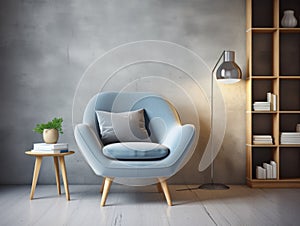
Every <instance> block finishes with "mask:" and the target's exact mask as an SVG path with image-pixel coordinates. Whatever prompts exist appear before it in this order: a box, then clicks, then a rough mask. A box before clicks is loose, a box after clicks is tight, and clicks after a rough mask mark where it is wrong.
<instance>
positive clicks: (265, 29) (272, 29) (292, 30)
mask: <svg viewBox="0 0 300 226" xmlns="http://www.w3.org/2000/svg"><path fill="white" fill-rule="evenodd" d="M249 31H252V32H254V33H274V32H276V31H280V32H282V33H300V28H299V27H295V28H284V27H280V28H278V27H255V28H249V29H247V31H246V32H249Z"/></svg>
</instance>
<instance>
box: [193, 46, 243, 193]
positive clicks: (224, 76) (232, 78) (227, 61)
mask: <svg viewBox="0 0 300 226" xmlns="http://www.w3.org/2000/svg"><path fill="white" fill-rule="evenodd" d="M222 57H223V62H222V63H221V65H220V66H219V67H218V69H217V66H218V64H219V63H220V61H221V59H222ZM234 57H235V53H234V51H227V50H226V51H223V52H222V54H221V56H220V57H219V59H218V61H217V63H216V65H215V66H214V68H213V70H212V73H211V76H212V77H211V103H210V112H211V120H210V129H211V131H210V133H211V136H212V137H211V139H210V142H211V147H213V146H212V144H213V134H214V133H213V132H214V131H213V128H214V127H213V121H214V120H213V118H214V105H213V99H214V98H213V95H214V82H213V81H214V73H215V70H216V69H217V72H216V78H217V81H218V82H221V83H224V84H232V83H236V82H238V81H240V80H241V78H242V72H241V69H240V68H239V66H238V65H237V64H236V63H235V61H234ZM211 153H212V158H213V151H212V152H211ZM211 160H212V161H211V166H210V179H211V182H210V183H207V184H202V185H200V186H199V187H198V188H199V189H208V190H225V189H229V187H228V186H227V185H225V184H220V183H215V182H214V160H213V159H211Z"/></svg>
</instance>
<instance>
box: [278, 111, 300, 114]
mask: <svg viewBox="0 0 300 226" xmlns="http://www.w3.org/2000/svg"><path fill="white" fill-rule="evenodd" d="M279 114H300V111H279Z"/></svg>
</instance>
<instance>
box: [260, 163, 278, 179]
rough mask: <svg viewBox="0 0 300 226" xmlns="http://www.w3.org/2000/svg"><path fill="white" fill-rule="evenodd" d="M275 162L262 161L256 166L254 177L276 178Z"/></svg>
mask: <svg viewBox="0 0 300 226" xmlns="http://www.w3.org/2000/svg"><path fill="white" fill-rule="evenodd" d="M276 177H277V164H276V162H275V161H270V164H269V163H266V162H264V163H263V166H262V167H261V166H256V179H276Z"/></svg>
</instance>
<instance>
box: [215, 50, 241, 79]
mask: <svg viewBox="0 0 300 226" xmlns="http://www.w3.org/2000/svg"><path fill="white" fill-rule="evenodd" d="M234 55H235V54H234V51H225V52H224V56H223V57H224V58H223V59H224V61H223V63H222V64H221V65H220V67H219V68H218V69H217V72H216V76H217V80H218V82H221V83H225V84H232V83H236V82H238V81H240V80H241V78H242V71H241V69H240V68H239V66H238V65H237V64H236V63H235V61H234Z"/></svg>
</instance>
